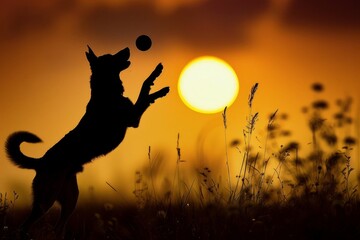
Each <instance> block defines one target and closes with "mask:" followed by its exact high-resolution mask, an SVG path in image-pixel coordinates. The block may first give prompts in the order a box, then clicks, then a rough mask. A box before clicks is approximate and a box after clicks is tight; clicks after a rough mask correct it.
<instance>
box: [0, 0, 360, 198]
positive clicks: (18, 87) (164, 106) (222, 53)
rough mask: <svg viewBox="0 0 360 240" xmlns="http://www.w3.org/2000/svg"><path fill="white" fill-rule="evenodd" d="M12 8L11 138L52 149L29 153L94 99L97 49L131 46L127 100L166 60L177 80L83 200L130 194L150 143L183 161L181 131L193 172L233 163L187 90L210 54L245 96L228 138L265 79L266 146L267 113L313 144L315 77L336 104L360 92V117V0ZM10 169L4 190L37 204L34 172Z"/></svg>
mask: <svg viewBox="0 0 360 240" xmlns="http://www.w3.org/2000/svg"><path fill="white" fill-rule="evenodd" d="M170 2H171V4H170ZM2 5H3V7H2V8H1V10H0V13H1V14H0V52H1V54H0V75H1V79H0V112H1V124H0V129H1V130H0V142H1V143H4V141H5V139H6V137H7V136H8V135H9V134H10V133H12V132H13V131H16V130H28V131H31V132H34V133H36V134H37V135H38V136H40V137H41V138H42V139H43V141H44V143H43V144H38V145H36V146H34V145H31V146H29V145H27V146H24V151H25V152H26V153H27V154H28V155H32V156H41V155H42V154H43V153H44V152H45V151H46V150H47V149H48V148H49V147H51V146H52V145H53V144H55V143H56V142H57V141H58V140H59V139H60V138H61V137H62V136H64V135H65V134H66V133H67V132H68V131H70V130H71V129H72V128H73V127H74V126H75V125H76V124H77V123H78V121H79V119H80V118H81V116H82V115H83V113H84V111H85V107H86V104H87V101H88V99H89V96H90V89H89V76H90V69H89V66H88V63H87V61H86V58H85V51H86V45H87V44H89V45H90V46H91V47H92V48H93V50H94V51H95V53H96V54H98V55H101V54H105V53H115V52H116V51H118V50H120V49H122V48H124V47H127V46H128V47H130V49H131V57H130V59H131V62H132V64H131V66H130V68H129V69H127V70H126V71H125V72H123V74H122V79H123V82H124V86H125V95H126V96H128V97H130V98H131V99H132V100H134V101H135V100H136V97H137V94H138V91H139V89H140V86H141V84H142V81H143V80H144V79H145V78H146V77H147V75H148V74H149V73H150V72H151V71H152V69H153V68H154V67H155V66H156V64H157V63H158V62H162V63H163V65H164V71H163V74H162V75H161V77H160V78H159V79H158V80H157V82H156V85H155V88H161V87H163V86H166V85H169V86H170V87H171V92H170V94H169V95H168V96H167V97H166V98H164V99H161V100H159V101H158V102H157V103H156V104H155V105H153V106H151V107H150V108H149V109H148V111H147V112H146V113H145V114H144V116H143V119H142V121H141V124H140V127H139V128H138V129H129V131H128V133H127V136H126V138H125V140H124V141H123V143H122V144H121V145H120V146H119V147H118V148H117V149H116V150H115V151H114V152H113V153H111V154H109V155H108V156H106V157H105V158H101V159H97V160H96V161H95V162H94V163H92V164H89V165H87V166H86V167H85V171H84V173H81V174H80V175H79V177H78V179H79V185H80V188H81V189H82V190H83V192H84V193H83V195H86V191H87V189H88V188H89V186H93V187H94V188H95V189H96V190H98V191H99V192H102V194H104V196H105V195H112V194H114V193H113V191H112V190H111V189H110V188H109V187H108V186H107V185H106V184H105V182H106V181H107V182H109V183H111V184H112V185H113V186H115V187H116V188H118V189H124V191H123V193H124V195H125V196H130V195H131V191H132V189H133V184H134V179H135V176H134V175H135V171H136V170H141V169H142V167H143V166H144V165H145V164H147V154H148V146H149V145H150V146H151V147H152V154H153V155H154V156H155V155H156V154H159V155H161V156H163V158H164V162H165V165H168V166H172V165H173V164H174V163H175V162H176V140H177V139H176V138H177V134H178V133H180V145H181V149H182V156H183V158H184V159H186V160H187V162H186V163H185V165H184V167H185V168H186V167H188V168H191V167H192V166H193V165H197V164H199V161H205V162H203V163H202V164H203V165H211V166H218V167H219V168H224V167H225V160H224V157H225V156H224V130H223V126H222V116H221V113H218V114H211V115H205V114H200V113H196V112H193V111H192V110H190V109H188V108H187V107H186V106H185V105H184V104H183V103H182V102H181V100H180V98H179V96H178V93H177V89H176V86H177V81H178V76H179V74H180V72H181V70H182V69H183V67H184V66H185V65H186V64H187V63H188V62H189V61H190V60H192V59H193V58H196V57H199V56H202V55H214V56H216V57H219V58H222V59H223V60H225V61H227V62H228V63H229V64H230V65H231V66H232V67H233V68H234V70H235V71H236V73H237V74H238V77H239V84H240V92H239V96H238V99H237V100H236V101H235V103H234V104H233V105H232V106H231V107H230V108H229V109H228V130H227V131H228V136H227V137H228V139H229V141H230V140H232V139H235V138H242V129H243V128H244V126H245V121H246V114H248V109H247V97H248V93H249V90H250V88H251V86H252V85H253V84H254V83H255V82H258V83H259V86H260V87H259V90H258V93H257V95H256V97H255V102H254V110H255V111H258V112H259V114H260V121H259V122H258V125H257V131H258V137H259V139H260V141H261V138H262V137H263V136H262V135H261V131H262V129H264V127H265V123H266V117H267V116H268V114H269V113H271V112H273V111H274V110H276V109H279V111H280V112H285V113H288V114H289V116H290V117H289V120H288V121H287V122H286V123H285V125H284V128H287V129H290V130H291V131H292V132H293V135H292V137H291V139H296V140H299V141H301V142H304V143H307V142H310V141H311V138H310V133H309V132H308V130H307V129H306V120H305V117H304V116H303V114H302V113H301V108H302V107H303V106H304V105H306V104H310V103H311V101H312V100H313V99H315V98H317V97H318V96H315V94H314V93H313V92H312V91H311V89H310V85H311V83H313V82H322V83H324V85H325V92H324V93H323V96H321V97H323V98H326V99H328V100H329V102H330V103H333V102H334V101H335V99H337V98H341V97H344V96H347V95H349V96H352V97H353V98H354V100H355V106H354V114H357V115H356V116H355V115H354V116H355V117H356V118H357V119H359V110H358V109H359V108H358V101H359V98H358V96H359V89H360V83H359V79H360V70H359V66H360V47H359V44H358V43H359V42H360V18H359V16H360V13H359V9H360V6H359V3H358V2H357V0H348V1H343V0H334V1H331V2H330V3H329V1H325V0H321V1H316V3H314V1H311V0H306V1H305V0H272V1H270V0H224V1H223V0H221V1H220V0H213V1H211V0H196V1H191V0H177V1H165V0H157V1H146V0H138V1H130V0H123V1H119V0H106V1H104V0H101V1H100V0H92V1H85V0H77V1H70V0H69V1H61V0H57V1H51V2H49V1H45V0H36V1H31V2H29V1H24V0H22V1H12V0H5V1H3V4H2ZM140 34H148V35H149V36H150V37H151V38H152V40H153V46H152V48H151V49H150V50H149V51H147V52H140V51H138V50H137V49H136V47H135V44H134V42H135V39H136V37H137V36H138V35H140ZM352 131H353V135H355V136H356V135H358V134H359V133H358V132H355V129H353V130H352ZM284 141H285V140H284ZM286 141H287V140H286ZM279 144H281V143H279ZM304 151H306V147H304ZM199 152H204V153H205V155H206V156H205V159H203V158H202V157H201V156H200V155H201V154H200V155H199ZM230 157H231V164H232V167H233V169H234V170H235V169H236V166H237V164H238V162H239V161H238V160H239V159H240V157H239V154H238V153H237V151H236V150H234V149H231V150H230ZM0 164H1V165H0V166H1V167H0V192H5V191H8V192H9V191H12V190H16V191H18V192H20V193H21V199H22V201H26V202H28V201H29V198H30V194H29V193H30V192H29V191H30V183H31V179H32V177H33V175H34V172H32V171H29V170H21V169H17V168H16V167H14V166H13V165H11V164H10V163H9V161H8V160H7V159H6V156H5V153H4V150H1V151H0ZM170 171H172V170H170Z"/></svg>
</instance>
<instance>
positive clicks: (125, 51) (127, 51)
mask: <svg viewBox="0 0 360 240" xmlns="http://www.w3.org/2000/svg"><path fill="white" fill-rule="evenodd" d="M115 56H117V57H119V58H120V59H124V60H127V59H129V57H130V49H129V48H128V47H127V48H124V49H123V50H121V51H119V52H118V53H116V54H115Z"/></svg>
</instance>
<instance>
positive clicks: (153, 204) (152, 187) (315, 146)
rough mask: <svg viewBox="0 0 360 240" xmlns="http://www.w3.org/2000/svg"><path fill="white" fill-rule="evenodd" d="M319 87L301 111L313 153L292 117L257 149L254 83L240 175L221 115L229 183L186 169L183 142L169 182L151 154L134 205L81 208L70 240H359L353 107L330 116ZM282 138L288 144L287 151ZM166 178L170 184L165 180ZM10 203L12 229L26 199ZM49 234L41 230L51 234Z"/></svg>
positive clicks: (1, 200)
mask: <svg viewBox="0 0 360 240" xmlns="http://www.w3.org/2000/svg"><path fill="white" fill-rule="evenodd" d="M311 87H312V91H314V93H315V95H316V98H317V99H315V100H314V101H313V102H310V103H309V104H307V106H306V107H304V108H303V109H302V111H303V114H304V119H305V121H306V123H307V125H308V128H309V132H310V133H311V140H310V142H309V143H307V144H308V145H310V150H309V151H305V150H304V151H302V150H303V149H305V147H303V145H304V144H303V143H301V141H293V140H290V139H291V138H290V136H291V131H289V130H286V129H284V126H285V124H284V123H285V121H287V119H288V116H287V114H285V113H281V112H280V111H278V110H275V111H273V112H272V113H271V114H270V115H269V117H268V119H267V124H266V126H264V127H263V128H265V130H266V131H265V135H264V137H263V139H264V141H263V142H261V141H260V144H262V146H261V148H259V147H255V145H257V144H258V142H257V143H256V144H254V143H253V141H254V139H255V137H256V138H257V134H258V132H257V131H255V127H256V129H259V128H262V126H257V124H258V120H259V119H260V118H261V117H262V116H263V115H260V114H259V113H258V112H256V111H255V110H254V109H255V107H254V103H255V101H254V100H255V98H256V92H257V91H258V88H259V85H258V84H254V86H253V87H252V88H251V89H250V94H249V97H248V115H247V116H246V125H245V126H244V128H243V131H242V133H241V134H240V135H241V137H242V138H243V141H242V142H243V144H236V149H237V150H238V155H237V158H238V159H240V160H241V161H240V162H241V163H240V164H239V166H238V169H232V168H231V166H235V165H236V164H231V163H232V161H234V159H231V158H230V155H229V154H228V151H229V146H231V143H229V140H228V122H227V118H228V114H229V113H228V111H227V108H225V109H224V111H223V112H222V120H223V127H224V136H223V139H224V142H225V156H224V159H225V161H223V162H221V163H222V164H224V167H225V171H224V172H225V175H226V177H225V178H222V177H223V174H224V173H222V172H221V171H219V170H217V169H211V168H210V167H209V166H205V165H204V166H197V167H196V168H195V167H193V166H192V165H191V164H189V161H185V160H184V159H183V158H182V151H183V149H181V141H180V140H181V139H180V134H178V135H177V138H176V142H175V143H174V146H175V154H176V157H175V159H174V165H175V167H174V168H172V169H171V170H169V169H167V174H166V173H163V172H161V169H162V168H161V167H160V166H161V164H162V161H163V159H162V157H161V156H159V155H155V156H153V153H152V149H151V147H149V148H148V154H147V156H148V161H147V165H146V167H145V168H143V169H142V170H141V171H137V172H136V173H135V181H134V191H133V193H134V197H135V199H136V201H135V204H134V205H129V206H126V207H121V208H117V207H116V204H108V203H106V204H104V205H103V206H102V205H100V206H99V205H96V206H95V207H94V206H92V205H91V206H90V207H89V206H83V207H82V206H80V208H79V210H78V215H77V216H78V217H77V218H76V220H75V221H74V220H73V222H72V224H70V227H71V228H70V230H69V231H68V234H67V236H68V238H69V239H285V238H286V239H288V238H291V239H325V238H328V239H331V238H338V239H356V238H358V237H360V230H359V226H360V217H359V216H360V201H359V195H358V185H357V181H356V178H355V176H354V174H355V170H354V167H353V161H354V160H353V152H354V148H355V147H356V144H357V143H358V139H356V138H355V136H354V135H353V132H354V131H353V130H352V129H353V128H354V123H355V119H353V117H352V111H351V107H352V100H351V98H344V99H339V100H337V101H336V103H335V105H334V108H335V111H334V112H331V111H330V109H331V108H330V104H329V103H328V102H327V101H325V100H323V99H321V96H322V95H321V94H322V92H323V91H324V86H323V85H322V84H319V83H316V84H314V85H313V86H311ZM329 115H330V116H331V117H330V118H329V117H328V116H329ZM356 120H358V119H356ZM280 139H281V142H282V143H280V144H279V141H280ZM305 146H306V145H305ZM358 161H359V159H358ZM234 173H236V174H234ZM160 175H161V176H162V177H163V178H164V179H159V178H160V177H159V176H160ZM164 176H165V177H164ZM223 179H225V180H223ZM160 181H162V184H159V182H160ZM107 184H108V185H109V187H110V188H112V189H113V190H114V191H115V192H117V190H116V189H115V188H114V187H113V186H112V185H110V184H109V183H107ZM6 199H7V195H1V194H0V217H2V218H1V219H2V222H1V223H0V224H2V225H1V227H2V229H4V227H5V226H7V225H6V221H4V220H3V219H5V218H3V217H4V216H7V215H8V213H9V209H10V208H11V207H13V205H14V203H15V200H16V199H17V195H14V199H13V200H12V201H9V200H6ZM89 209H92V211H89ZM79 216H80V217H79ZM40 229H41V230H38V231H45V230H44V228H40ZM3 232H4V230H2V233H3ZM35 235H36V230H35ZM50 235H51V234H50ZM50 235H49V234H48V235H46V234H44V233H42V234H38V235H37V236H50ZM3 236H5V235H4V234H3ZM0 239H11V238H10V237H2V238H0ZM38 239H46V238H45V237H43V238H42V237H39V238H38ZM48 239H49V238H48Z"/></svg>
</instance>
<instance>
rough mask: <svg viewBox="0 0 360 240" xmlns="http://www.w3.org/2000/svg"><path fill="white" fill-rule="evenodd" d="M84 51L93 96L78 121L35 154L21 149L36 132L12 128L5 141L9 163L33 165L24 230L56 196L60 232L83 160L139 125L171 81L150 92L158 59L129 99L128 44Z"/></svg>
mask: <svg viewBox="0 0 360 240" xmlns="http://www.w3.org/2000/svg"><path fill="white" fill-rule="evenodd" d="M86 57H87V59H88V61H89V63H90V67H91V71H92V75H91V80H90V85H91V98H90V101H89V103H88V105H87V108H86V113H85V115H84V116H83V117H82V119H81V120H80V122H79V124H78V125H77V126H76V127H75V128H74V129H73V130H72V131H70V132H69V133H68V134H66V135H65V136H64V137H63V138H62V139H61V140H60V141H59V142H58V143H56V144H55V145H54V146H53V147H52V148H50V149H49V150H48V151H47V152H46V153H45V155H44V156H43V157H41V158H39V159H35V158H31V157H28V156H25V155H24V154H23V153H22V152H21V151H20V144H21V143H22V142H28V143H38V142H41V140H40V138H38V137H37V136H36V135H34V134H32V133H29V132H16V133H13V134H12V135H10V136H9V138H8V140H7V142H6V151H7V154H8V156H9V158H10V159H11V160H12V162H13V163H15V164H16V165H17V166H19V167H20V168H27V169H35V171H36V176H35V178H34V180H33V184H32V188H33V208H32V212H31V214H30V216H29V218H28V219H27V220H26V222H25V223H24V224H23V225H22V232H28V230H29V228H30V227H31V225H32V224H33V223H34V222H35V221H37V220H38V219H39V218H40V217H42V216H43V215H44V214H45V213H46V212H47V211H48V209H49V208H50V207H51V206H52V205H53V204H54V202H55V201H58V202H59V203H60V205H61V216H60V219H59V221H58V223H57V225H56V227H55V231H56V232H57V233H58V234H63V233H64V229H65V225H66V222H67V220H68V219H69V217H70V215H71V213H72V212H73V210H74V209H75V206H76V202H77V198H78V194H79V190H78V186H77V181H76V173H78V172H81V171H82V170H83V167H82V166H83V164H85V163H88V162H90V161H91V160H92V159H94V158H96V157H99V156H101V155H105V154H107V153H109V152H110V151H112V150H114V149H115V148H116V147H117V146H118V145H119V144H120V143H121V141H122V140H123V138H124V136H125V133H126V129H127V128H128V127H135V128H136V127H138V125H139V121H140V118H141V116H142V114H143V113H144V112H145V110H146V109H147V108H148V107H149V105H150V104H151V103H153V102H154V101H155V100H156V99H158V98H160V97H164V96H165V95H166V94H167V93H168V92H169V87H165V88H163V89H161V90H159V91H157V92H155V93H152V94H150V93H149V92H150V87H151V85H153V84H154V81H155V79H156V78H157V77H158V76H159V75H160V74H161V71H162V69H163V67H162V65H161V64H159V65H158V66H157V67H156V68H155V70H154V71H153V72H152V73H151V75H150V76H149V77H148V78H147V79H146V80H145V81H144V83H143V85H142V88H141V91H140V94H139V97H138V99H137V101H136V103H135V104H133V103H132V102H131V101H130V100H129V99H128V98H126V97H124V96H123V92H124V87H123V85H122V82H121V80H120V77H119V74H120V72H121V71H122V70H125V69H126V68H128V67H129V65H130V61H128V59H129V57H130V50H129V48H125V49H123V50H121V51H119V52H118V53H116V54H115V55H110V54H107V55H103V56H100V57H97V56H96V55H95V54H94V52H93V51H92V50H91V48H90V47H88V52H86Z"/></svg>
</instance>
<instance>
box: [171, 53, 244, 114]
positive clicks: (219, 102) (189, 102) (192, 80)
mask: <svg viewBox="0 0 360 240" xmlns="http://www.w3.org/2000/svg"><path fill="white" fill-rule="evenodd" d="M178 91H179V95H180V98H181V99H182V101H183V102H184V103H185V105H186V106H188V107H189V108H190V109H192V110H194V111H197V112H200V113H216V112H220V111H222V110H223V109H224V108H225V107H226V106H230V105H231V104H232V103H233V102H234V101H235V99H236V97H237V95H238V91H239V81H238V78H237V75H236V73H235V71H234V70H233V68H232V67H231V66H230V65H229V64H228V63H226V62H225V61H223V60H221V59H219V58H217V57H213V56H203V57H199V58H196V59H194V60H192V61H190V62H189V63H188V64H187V65H186V66H185V67H184V69H183V70H182V72H181V74H180V77H179V82H178Z"/></svg>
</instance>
